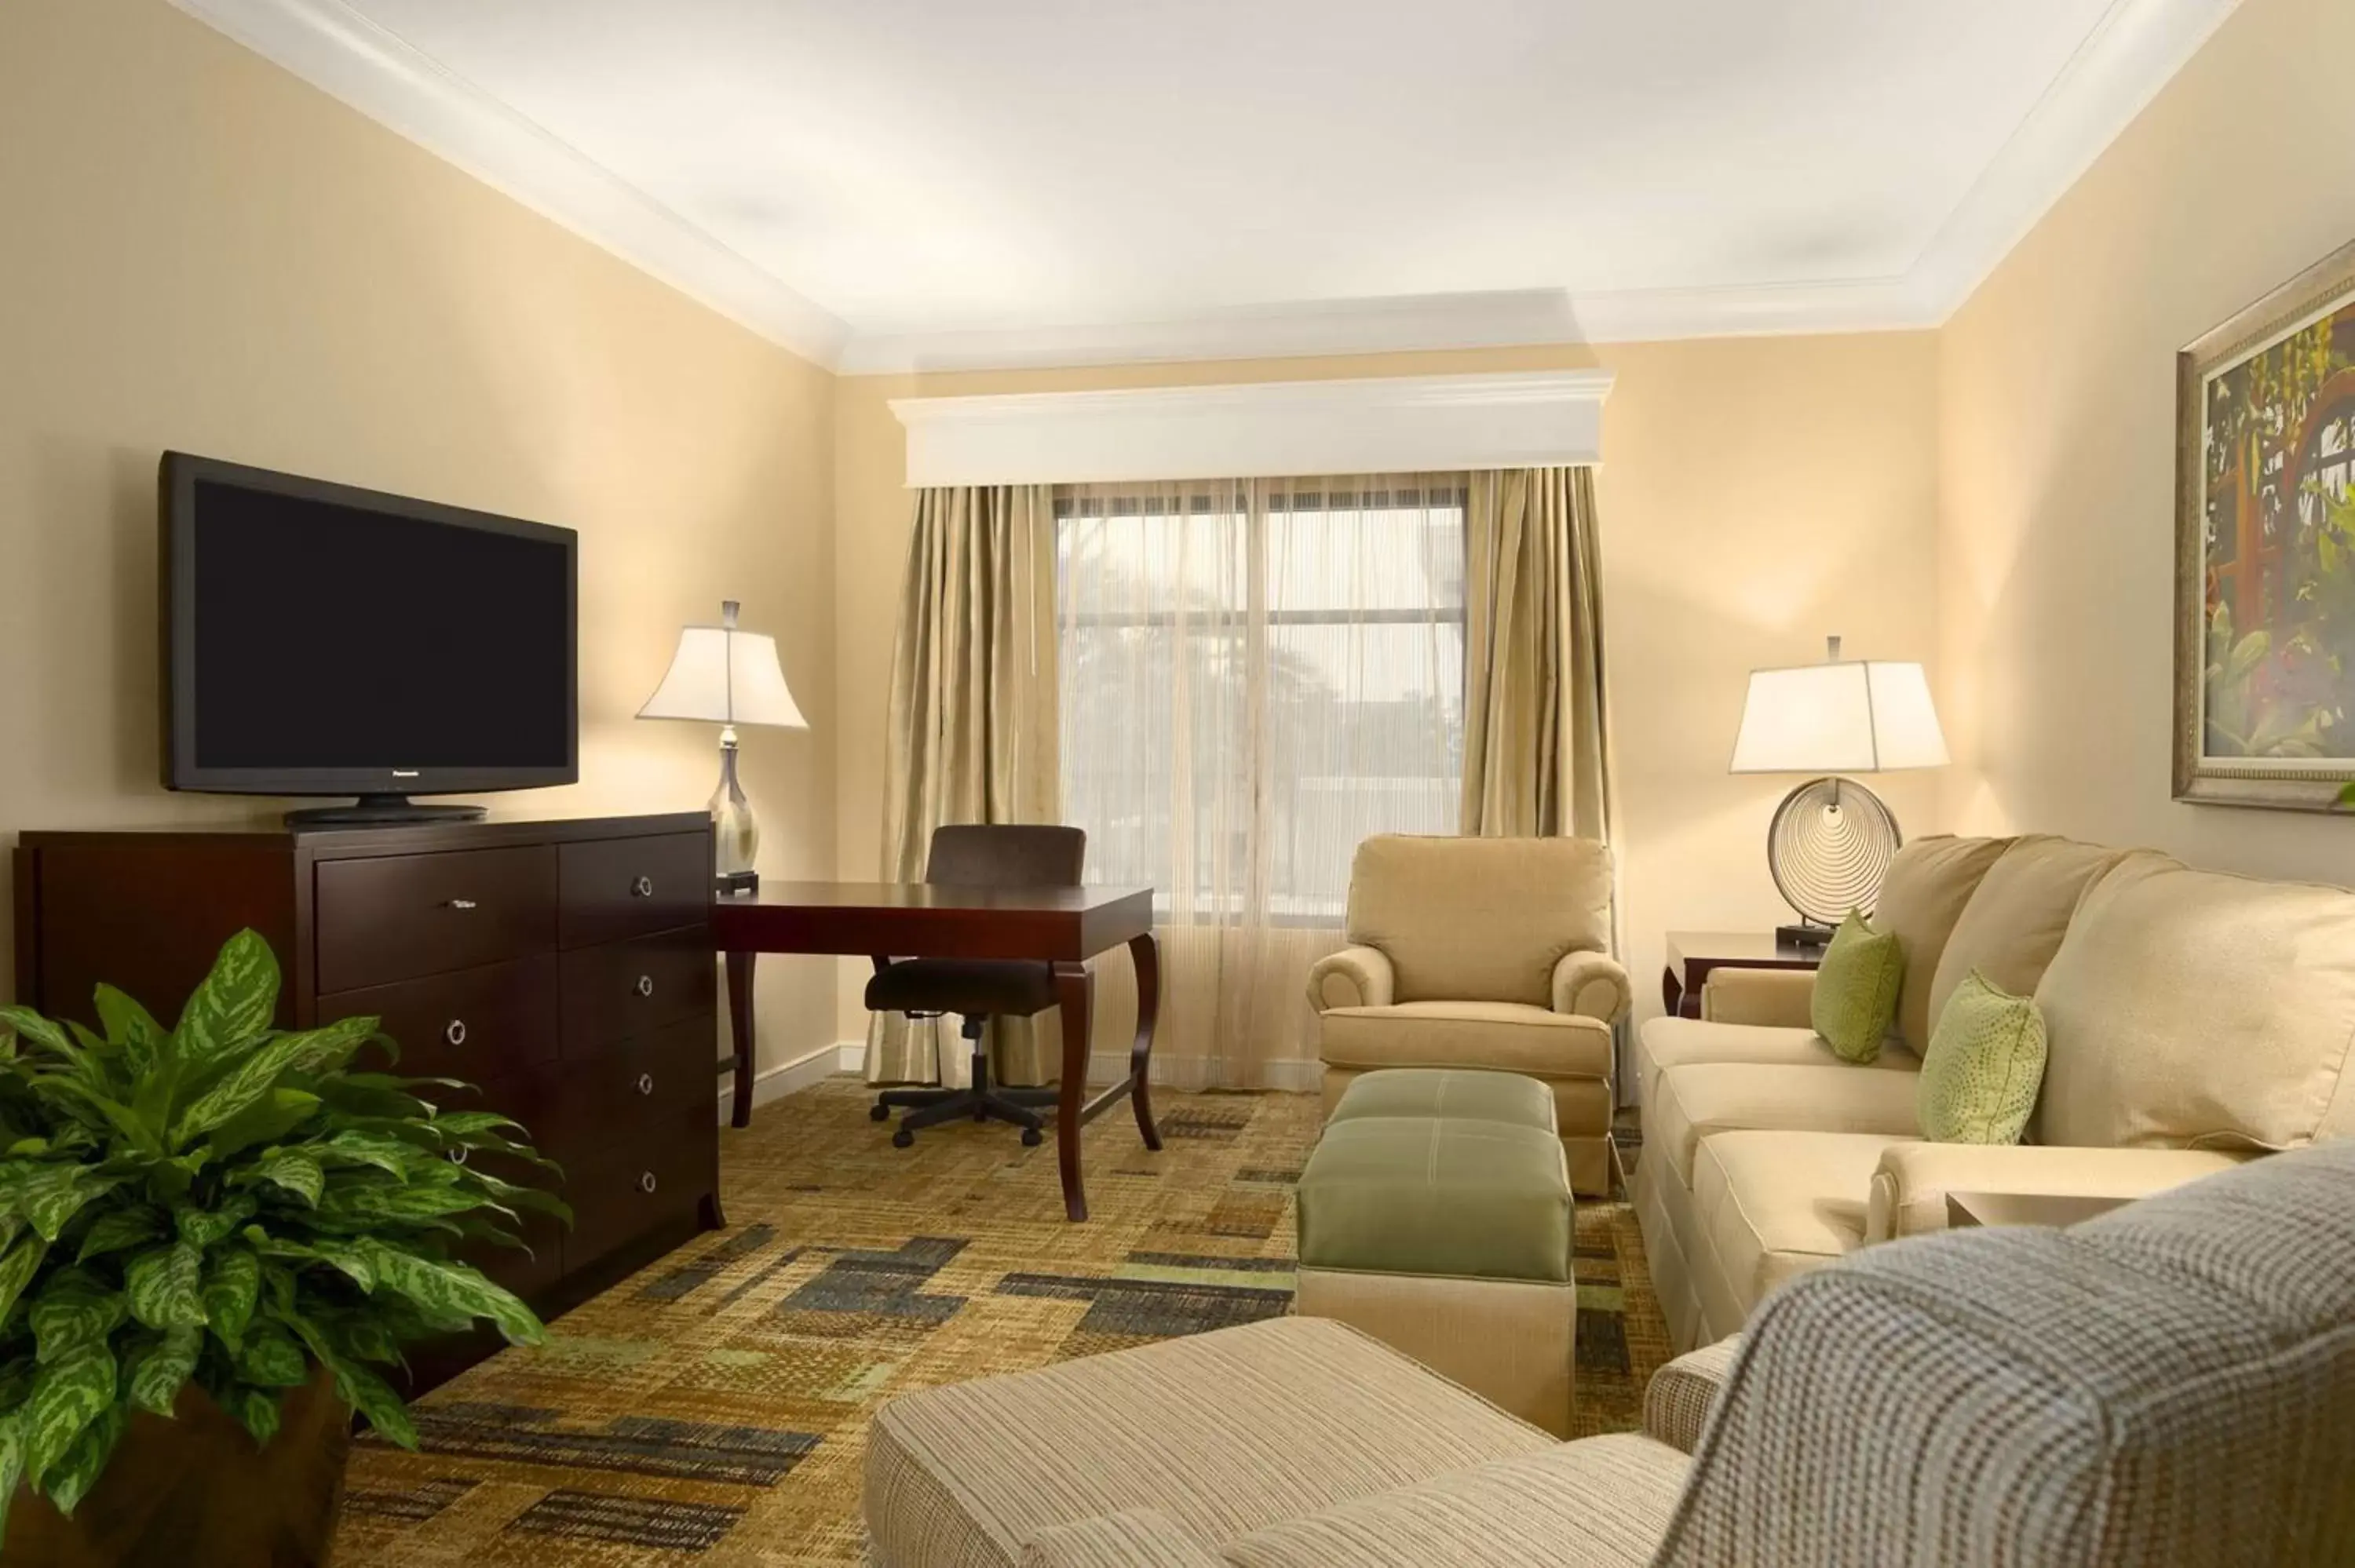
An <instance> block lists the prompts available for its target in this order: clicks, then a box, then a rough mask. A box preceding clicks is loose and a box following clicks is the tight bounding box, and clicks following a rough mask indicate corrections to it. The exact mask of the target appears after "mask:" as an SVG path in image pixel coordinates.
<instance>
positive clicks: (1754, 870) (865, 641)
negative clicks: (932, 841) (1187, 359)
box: [835, 334, 1937, 1040]
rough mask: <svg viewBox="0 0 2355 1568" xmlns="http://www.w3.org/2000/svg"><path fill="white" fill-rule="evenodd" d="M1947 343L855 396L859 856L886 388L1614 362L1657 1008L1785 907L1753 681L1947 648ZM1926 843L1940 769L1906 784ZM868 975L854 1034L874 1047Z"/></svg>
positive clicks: (871, 766) (895, 440)
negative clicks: (1772, 670)
mask: <svg viewBox="0 0 2355 1568" xmlns="http://www.w3.org/2000/svg"><path fill="white" fill-rule="evenodd" d="M1936 363H1937V362H1936V350H1935V344H1934V340H1933V339H1932V338H1931V337H1930V336H1929V335H1928V334H1879V335H1873V336H1856V337H1822V338H1750V339H1739V340H1726V341H1716V342H1700V343H1683V344H1631V345H1619V346H1613V347H1607V348H1601V349H1578V348H1573V349H1558V348H1557V349H1523V350H1500V351H1490V352H1481V353H1467V354H1446V355H1380V356H1369V357H1360V358H1350V359H1335V360H1298V359H1285V360H1263V361H1253V362H1248V363H1240V364H1237V363H1225V364H1203V365H1183V366H1129V367H1123V368H1118V369H1092V370H1071V371H1054V372H1041V373H1025V374H965V375H954V376H852V377H845V378H843V379H842V380H841V381H840V382H839V383H837V400H836V415H835V463H836V474H835V486H836V495H837V520H838V528H839V534H838V537H837V542H836V555H835V572H836V578H835V581H836V593H837V606H836V615H837V625H838V628H839V639H838V645H837V660H836V666H835V679H836V691H835V708H836V711H837V713H838V715H840V724H841V734H840V736H839V737H838V741H837V754H836V755H837V784H836V798H837V822H838V824H839V831H838V832H837V841H836V854H837V869H838V870H839V872H840V873H841V874H843V875H845V876H856V877H870V876H873V875H874V874H876V868H877V866H878V863H879V855H880V847H879V846H880V842H881V833H882V817H881V800H882V789H883V754H884V733H883V713H884V703H885V697H886V694H887V692H888V689H889V683H890V661H891V636H892V623H893V620H894V618H895V615H896V613H897V608H898V597H899V590H900V567H901V564H902V561H903V558H904V556H905V552H906V547H907V540H908V528H909V503H908V494H907V492H906V491H905V490H904V489H902V488H901V480H902V478H903V474H904V461H905V444H904V441H903V440H902V435H901V431H900V425H899V423H898V421H897V420H895V419H894V418H892V416H891V412H890V408H888V407H886V401H887V399H889V398H892V397H910V396H932V397H944V396H954V395H959V394H973V393H985V392H1014V391H1044V390H1064V389H1072V388H1081V387H1132V386H1141V385H1151V386H1161V385H1176V384H1184V383H1207V382H1237V381H1262V380H1298V379H1307V378H1312V377H1319V376H1398V375H1415V374H1437V373H1445V372H1451V371H1473V370H1505V369H1536V368H1550V367H1562V366H1596V365H1599V366H1604V367H1605V368H1607V369H1610V370H1612V371H1614V373H1615V374H1616V376H1617V384H1616V386H1615V387H1614V390H1613V392H1612V394H1611V398H1610V402H1609V403H1608V405H1607V406H1606V408H1605V410H1604V466H1603V472H1602V480H1601V493H1600V505H1601V509H1602V514H1603V529H1604V577H1605V581H1604V595H1603V599H1604V615H1605V623H1606V639H1607V641H1608V647H1607V649H1606V651H1605V652H1606V657H1607V660H1608V678H1609V682H1610V689H1611V699H1612V702H1613V705H1614V707H1613V715H1612V717H1613V725H1614V732H1615V738H1616V744H1617V758H1618V769H1619V788H1620V821H1621V824H1622V828H1621V833H1620V848H1621V854H1622V857H1623V869H1624V898H1625V905H1624V907H1625V930H1626V937H1627V947H1628V961H1629V966H1630V968H1631V969H1634V970H1635V971H1636V980H1637V987H1636V990H1637V995H1638V998H1639V999H1640V1007H1641V1009H1642V1010H1643V1011H1646V1012H1657V1010H1658V1007H1659V988H1658V977H1659V969H1660V962H1661V936H1662V933H1663V932H1664V931H1666V930H1668V929H1669V928H1671V927H1682V928H1688V929H1724V928H1732V929H1758V928H1761V927H1764V926H1767V925H1771V924H1773V923H1774V921H1775V920H1777V919H1778V918H1788V912H1787V910H1785V909H1784V907H1783V906H1782V904H1781V901H1780V900H1779V899H1778V898H1777V897H1776V896H1775V894H1774V885H1773V884H1772V883H1771V882H1770V881H1769V880H1768V878H1767V874H1766V867H1765V859H1764V847H1763V846H1764V837H1765V828H1766V821H1767V818H1768V816H1769V814H1770V813H1771V811H1772V810H1773V808H1774V801H1775V800H1777V799H1779V798H1780V796H1781V794H1782V792H1783V791H1784V790H1785V789H1788V788H1789V787H1790V785H1791V783H1792V782H1793V781H1792V780H1788V779H1760V778H1733V777H1730V776H1729V775H1728V774H1727V773H1726V771H1725V763H1726V758H1727V756H1728V754H1729V753H1730V752H1731V751H1732V747H1733V731H1734V727H1735V724H1736V722H1737V720H1738V718H1739V716H1740V715H1741V711H1742V690H1743V684H1744V678H1745V677H1746V675H1747V673H1748V672H1749V671H1750V669H1751V668H1752V667H1753V666H1754V665H1759V664H1773V663H1785V662H1806V661H1809V660H1811V659H1814V658H1817V657H1818V656H1819V655H1820V651H1821V648H1822V641H1821V639H1822V637H1823V635H1824V634H1825V633H1826V632H1839V633H1842V634H1843V635H1845V636H1846V637H1847V638H1848V639H1849V644H1848V645H1849V652H1851V653H1855V654H1868V653H1869V654H1873V655H1877V656H1881V657H1887V658H1921V659H1929V658H1932V657H1933V656H1934V653H1935V648H1936V643H1935V630H1934V617H1935V608H1936V599H1935V592H1934V585H1933V581H1932V573H1933V565H1934V504H1935V489H1936V463H1935V454H1934V440H1935V437H1936V424H1937V421H1936V407H1935V399H1936ZM1884 783H1885V788H1884V789H1883V793H1884V794H1885V795H1886V797H1887V798H1888V799H1889V800H1890V801H1891V805H1892V806H1893V807H1894V808H1895V810H1897V812H1898V814H1899V816H1900V818H1901V819H1902V821H1904V823H1905V825H1906V827H1907V828H1908V829H1909V831H1913V832H1921V831H1924V830H1926V829H1928V828H1931V827H1933V826H1934V825H1936V824H1935V822H1934V801H1935V797H1936V789H1935V783H1934V779H1932V778H1931V777H1930V776H1928V775H1891V776H1890V777H1889V778H1888V779H1886V780H1885V781H1884ZM863 981H864V968H863V966H858V967H852V966H846V967H845V972H844V975H843V980H842V993H841V994H842V1004H841V1018H840V1027H841V1030H842V1035H843V1038H844V1039H846V1040H853V1039H858V1038H861V1037H863V1035H864V1032H865V1020H866V1013H865V1012H864V1010H863V1009H862V1008H861V1007H860V1006H859V1000H858V991H859V987H860V986H861V985H862V984H863Z"/></svg>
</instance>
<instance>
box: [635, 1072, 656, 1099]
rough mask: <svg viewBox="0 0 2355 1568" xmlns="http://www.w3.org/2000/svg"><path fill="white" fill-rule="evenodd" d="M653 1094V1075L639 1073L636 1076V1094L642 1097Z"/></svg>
mask: <svg viewBox="0 0 2355 1568" xmlns="http://www.w3.org/2000/svg"><path fill="white" fill-rule="evenodd" d="M654 1092H655V1075H653V1074H652V1073H640V1074H639V1075H638V1093H640V1094H642V1095H650V1094H653V1093H654Z"/></svg>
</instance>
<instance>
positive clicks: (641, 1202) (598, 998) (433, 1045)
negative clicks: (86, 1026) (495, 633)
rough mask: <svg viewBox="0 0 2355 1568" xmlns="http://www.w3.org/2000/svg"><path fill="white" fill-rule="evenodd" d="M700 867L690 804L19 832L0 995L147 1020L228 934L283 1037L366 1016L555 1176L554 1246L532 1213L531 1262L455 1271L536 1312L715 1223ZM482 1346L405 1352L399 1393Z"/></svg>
mask: <svg viewBox="0 0 2355 1568" xmlns="http://www.w3.org/2000/svg"><path fill="white" fill-rule="evenodd" d="M711 864H712V860H711V825H710V822H709V819H708V818H706V817H705V816H704V815H703V814H702V813H700V812H693V813H684V814H679V815H671V816H657V817H608V818H600V819H594V820H583V821H546V822H504V821H501V822H465V823H454V824H442V823H437V824H432V825H424V826H416V827H400V828H366V829H337V830H323V831H304V832H237V831H228V832H207V831H197V832H114V833H98V832H55V833H45V832H29V833H26V834H24V835H23V837H22V838H21V840H20V841H19V842H18V844H17V848H16V989H17V991H18V994H19V998H20V1000H22V1001H25V1002H27V1003H29V1004H30V1005H32V1006H34V1007H37V1008H38V1009H40V1010H41V1011H42V1012H48V1013H52V1014H58V1015H62V1016H65V1017H69V1018H78V1019H80V1020H82V1021H84V1022H95V1020H94V1019H93V1018H92V1017H91V988H92V987H93V986H95V985H96V984H98V982H100V981H101V980H104V981H108V982H110V983H112V984H114V985H118V986H120V987H122V988H123V990H124V991H129V992H130V993H131V994H132V995H133V996H135V997H137V998H139V999H140V1000H141V1001H144V1002H146V1003H147V1004H148V1006H149V1007H150V1008H151V1009H152V1010H153V1011H154V1012H155V1013H156V1014H157V1015H158V1016H159V1017H162V1018H164V1019H165V1022H169V1021H170V1020H171V1019H172V1017H174V1016H175V1015H176V1012H177V1009H178V1007H179V1005H180V1002H181V1001H182V1000H183V999H184V998H185V997H186V995H187V993H188V992H189V991H191V990H192V989H194V988H195V986H196V984H197V981H198V980H201V979H202V978H203V977H204V974H205V971H206V969H208V967H209V966H210V964H211V962H212V958H213V954H214V953H215V952H216V951H218V948H219V947H220V945H221V943H222V942H223V941H225V940H227V939H228V938H229V937H230V936H231V935H232V934H234V933H235V932H236V931H237V930H238V929H239V928H240V927H247V926H250V927H253V928H254V929H255V930H256V931H259V932H260V933H261V935H262V936H263V937H264V938H267V939H268V940H269V942H270V945H271V947H272V948H274V949H275V950H276V952H277V954H278V959H279V963H280V964H281V966H282V968H283V969H284V971H285V986H284V991H282V994H281V997H280V1000H279V1022H280V1023H281V1024H282V1026H283V1027H286V1028H304V1027H308V1026H310V1025H313V1024H316V1023H320V1022H325V1021H327V1020H330V1019H336V1018H342V1017H348V1016H351V1015H353V1014H356V1013H375V1014H378V1015H379V1016H381V1017H382V1018H383V1020H384V1026H385V1029H386V1031H387V1032H388V1033H390V1034H391V1035H392V1036H393V1038H394V1039H395V1040H397V1041H399V1042H400V1065H399V1066H398V1067H397V1068H395V1069H394V1070H395V1071H397V1072H400V1073H403V1074H407V1075H411V1076H421V1077H422V1076H432V1077H453V1078H462V1079H464V1080H465V1081H466V1082H468V1083H470V1084H475V1085H479V1086H481V1090H482V1093H481V1095H480V1097H454V1096H453V1098H452V1099H451V1100H450V1101H449V1102H448V1103H449V1104H451V1105H453V1106H461V1105H463V1106H466V1107H473V1106H478V1105H479V1106H482V1107H488V1108H491V1109H495V1110H498V1111H502V1112H504V1113H506V1115H509V1116H512V1117H514V1118H516V1119H517V1120H518V1121H520V1122H522V1123H523V1124H524V1125H525V1126H526V1127H527V1128H529V1129H530V1132H531V1135H532V1139H533V1141H534V1142H536V1143H537V1144H538V1147H539V1149H540V1150H541V1151H542V1152H543V1153H545V1154H547V1155H548V1156H549V1158H550V1159H553V1160H557V1161H559V1163H560V1164H561V1165H562V1166H563V1167H564V1182H563V1187H562V1192H563V1196H564V1198H565V1201H566V1202H569V1203H570V1204H571V1206H572V1210H573V1224H572V1228H571V1229H570V1231H566V1230H564V1229H563V1228H562V1227H561V1226H560V1225H558V1224H556V1223H555V1222H553V1221H545V1220H539V1219H538V1218H537V1217H535V1218H534V1224H533V1225H532V1227H531V1228H530V1230H529V1231H528V1233H527V1234H528V1239H529V1240H530V1242H531V1246H532V1252H531V1255H529V1256H526V1255H524V1254H522V1253H520V1252H516V1251H512V1250H492V1251H488V1252H485V1254H483V1255H479V1256H477V1257H475V1258H474V1261H475V1262H476V1263H478V1264H479V1265H480V1266H482V1267H483V1268H484V1270H485V1272H486V1273H488V1274H490V1275H491V1276H492V1277H494V1278H496V1279H498V1280H499V1281H500V1282H501V1283H503V1284H505V1285H506V1286H507V1287H509V1288H510V1289H513V1290H515V1291H516V1292H517V1293H518V1294H519V1295H521V1296H523V1297H524V1298H526V1299H527V1300H529V1301H530V1302H531V1303H532V1304H533V1305H534V1306H535V1307H536V1308H538V1309H539V1310H540V1311H541V1313H542V1315H543V1316H555V1315H557V1314H559V1313H561V1312H562V1311H564V1310H565V1309H567V1308H570V1307H571V1306H574V1305H576V1304H578V1303H579V1302H580V1301H581V1300H583V1299H585V1298H587V1297H589V1296H591V1295H593V1294H595V1293H596V1292H597V1291H598V1290H601V1289H602V1288H604V1287H606V1286H607V1285H610V1284H612V1283H613V1282H614V1281H615V1280H617V1279H619V1278H621V1277H623V1275H625V1274H628V1273H630V1272H631V1271H632V1270H634V1269H635V1268H638V1267H641V1266H644V1265H645V1263H646V1262H648V1261H649V1260H651V1259H652V1258H654V1257H655V1256H658V1255H660V1254H662V1253H664V1252H666V1251H668V1250H670V1249H671V1248H672V1247H674V1246H677V1245H678V1244H679V1243H680V1242H681V1241H684V1240H685V1239H687V1237H688V1236H690V1235H692V1234H695V1233H696V1232H697V1231H698V1230H701V1229H704V1228H707V1227H710V1226H715V1225H718V1224H720V1223H721V1222H720V1214H719V1113H718V1101H717V1089H718V1083H717V1077H716V1074H715V1071H714V1068H715V1063H716V1061H717V1059H718V1056H719V1026H718V1010H717V1005H716V1004H717V991H718V986H717V980H716V974H715V967H714V958H713V950H712V941H711V930H710V918H711V897H712V895H711ZM427 1097H429V1098H432V1097H433V1096H432V1093H431V1092H430V1091H429V1093H428V1096H427ZM499 1173H500V1174H502V1175H505V1176H507V1177H508V1178H509V1179H510V1180H516V1181H529V1180H540V1181H545V1180H547V1178H546V1176H545V1173H540V1174H539V1175H538V1176H537V1177H535V1176H534V1174H533V1173H532V1172H530V1171H527V1170H523V1171H501V1172H499ZM489 1348H490V1346H489V1344H488V1343H487V1342H486V1341H485V1342H477V1343H474V1344H470V1345H467V1346H463V1347H445V1348H443V1351H441V1352H437V1353H434V1354H431V1355H428V1356H425V1357H423V1358H420V1359H419V1361H418V1364H419V1366H420V1368H421V1372H422V1373H423V1375H422V1376H421V1378H420V1379H419V1382H420V1383H421V1384H430V1383H432V1382H438V1381H440V1379H442V1378H443V1377H446V1376H448V1375H450V1374H452V1373H453V1372H456V1371H457V1370H458V1369H459V1368H460V1367H461V1366H463V1365H464V1364H465V1362H466V1361H469V1360H471V1359H474V1357H476V1356H478V1355H480V1354H482V1353H485V1352H486V1351H487V1350H488V1349H489Z"/></svg>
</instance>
